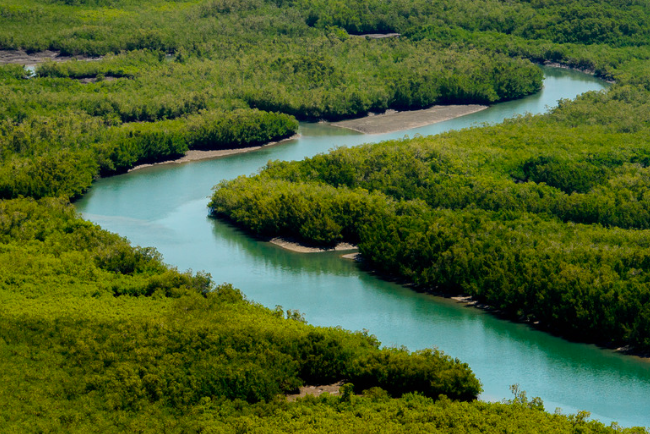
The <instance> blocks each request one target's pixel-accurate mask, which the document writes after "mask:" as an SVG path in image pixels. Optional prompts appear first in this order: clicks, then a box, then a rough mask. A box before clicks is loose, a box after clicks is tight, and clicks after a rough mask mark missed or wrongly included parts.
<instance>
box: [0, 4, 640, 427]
mask: <svg viewBox="0 0 650 434" xmlns="http://www.w3.org/2000/svg"><path fill="white" fill-rule="evenodd" d="M648 12H649V11H648V4H647V3H646V2H635V1H552V0H550V1H509V2H501V1H493V0H470V1H462V2H459V1H456V0H434V1H430V0H427V1H424V0H391V1H379V0H363V1H362V0H352V1H348V2H338V1H333V0H316V1H313V0H310V1H306V0H276V1H264V0H187V1H183V0H179V1H166V0H145V1H140V0H138V1H136V0H5V1H3V2H2V4H0V50H2V51H1V52H0V62H4V60H1V59H5V58H6V55H7V54H8V53H9V54H17V53H18V54H21V55H22V54H24V53H27V54H40V53H41V52H43V51H45V50H51V51H53V52H55V53H57V54H58V55H59V57H57V58H56V59H55V60H56V61H49V62H43V63H39V64H38V65H37V66H36V68H35V71H34V72H33V73H32V72H30V71H27V70H25V69H24V68H23V66H22V64H10V63H7V62H4V63H1V64H0V365H1V366H0V372H2V373H3V375H2V379H3V381H1V382H0V396H2V404H3V405H2V406H1V408H0V426H1V427H2V429H3V430H4V431H7V432H102V433H106V432H156V433H158V432H178V433H180V432H210V433H221V432H223V433H231V432H242V433H243V432H269V433H271V432H301V433H307V432H332V431H335V430H336V431H339V432H409V433H412V432H459V433H462V432H477V431H478V432H535V433H540V432H554V433H555V432H585V433H588V432H594V433H604V432H621V429H619V428H618V427H617V426H616V425H613V426H610V427H606V426H604V425H603V424H601V423H599V422H597V421H589V420H588V419H587V417H588V414H587V413H584V412H581V413H578V414H577V415H570V416H565V415H561V414H550V413H547V412H545V411H544V407H543V403H542V402H541V401H540V400H539V399H536V398H533V399H529V398H527V397H526V395H525V393H524V392H521V391H520V390H519V389H518V388H516V387H515V388H513V392H514V396H513V399H512V400H510V401H508V402H504V403H485V402H479V401H476V397H477V396H478V394H479V393H480V392H481V385H480V381H479V379H477V378H476V377H475V376H474V374H473V373H472V372H471V370H470V367H468V366H467V365H466V364H464V363H462V361H459V360H456V359H453V358H452V357H449V356H447V355H445V354H442V353H441V352H439V351H438V350H435V349H430V350H423V351H418V352H409V351H406V350H404V349H399V348H382V347H381V346H380V344H379V342H377V340H376V339H375V338H374V337H373V336H372V335H371V334H369V333H368V332H356V333H352V332H347V331H343V330H340V329H336V328H319V327H313V326H310V325H308V324H306V323H305V322H304V320H303V319H302V317H301V315H300V313H299V312H294V311H288V312H285V311H284V310H283V309H282V308H281V307H278V308H276V309H275V310H273V309H267V308H264V307H262V306H259V305H257V304H255V303H254V302H251V301H248V300H246V298H245V297H244V296H243V295H242V294H241V293H240V292H239V291H238V290H237V289H235V288H233V287H232V286H230V285H228V284H222V285H216V284H214V283H213V279H212V277H211V276H209V275H206V274H205V273H191V272H180V271H178V270H176V269H174V268H171V267H169V266H167V265H165V264H164V262H163V260H162V258H161V257H160V255H159V253H157V252H156V251H155V249H152V248H148V247H133V246H131V245H130V244H129V243H128V242H127V241H126V240H124V239H122V238H120V237H119V236H117V235H114V234H110V233H108V232H106V231H104V230H102V229H101V228H99V227H98V226H96V225H93V224H91V223H89V222H86V221H84V220H82V219H81V218H80V217H79V216H78V215H77V214H76V213H75V211H74V208H73V207H72V206H71V204H70V200H71V199H74V198H77V197H79V196H81V195H83V194H84V192H85V191H86V190H87V189H88V188H89V187H90V186H91V184H92V182H93V180H95V179H97V178H98V177H100V176H108V175H112V174H117V173H121V172H124V171H127V170H129V169H130V168H133V167H134V166H136V165H139V164H142V163H152V162H157V161H162V160H168V159H173V158H176V157H178V156H181V155H183V154H184V153H185V152H187V151H188V150H214V149H231V148H238V147H246V146H254V145H262V144H265V143H268V142H269V141H275V140H281V139H283V138H286V137H290V136H292V135H293V134H295V133H296V132H297V130H298V120H321V119H325V120H339V119H345V118H351V117H358V116H363V115H366V114H368V113H369V112H383V111H385V110H387V109H398V110H407V109H417V108H425V107H429V106H431V105H434V104H452V103H454V104H459V103H460V104H462V103H480V104H492V103H496V102H500V101H505V100H510V99H516V98H521V97H523V96H525V95H529V94H532V93H534V92H536V91H538V90H539V89H540V88H541V86H542V73H541V71H540V69H539V68H538V67H537V66H536V65H534V63H533V62H537V63H540V62H555V63H560V64H563V65H566V66H570V67H574V68H579V69H583V70H586V71H590V72H592V73H595V74H597V75H598V76H600V77H603V78H606V79H610V80H615V81H616V85H614V86H613V88H612V90H610V91H609V92H608V93H603V94H590V95H586V96H584V97H582V98H580V99H579V100H578V101H575V102H571V101H563V102H562V103H561V104H560V107H559V108H557V109H556V110H554V111H553V112H552V113H550V114H548V115H545V116H536V117H524V118H520V119H515V120H512V121H508V122H506V123H505V124H504V125H500V126H493V127H489V128H481V129H473V130H469V131H463V132H458V133H449V134H445V135H443V136H439V137H436V138H419V139H416V140H411V141H398V142H390V143H384V144H381V145H377V146H374V147H370V146H367V147H361V148H358V149H339V150H336V151H334V152H332V153H331V154H328V155H321V156H317V157H315V158H313V159H310V160H307V161H304V162H299V163H279V162H273V163H270V164H269V165H268V167H267V168H266V169H265V170H264V171H263V172H262V173H261V174H260V175H259V176H256V177H251V178H239V179H236V180H233V181H230V182H224V183H222V184H220V186H219V189H218V190H217V191H216V192H215V196H214V198H213V201H212V208H213V211H214V212H215V214H219V215H226V216H228V217H229V218H231V219H233V220H235V221H237V222H239V223H241V224H243V225H245V226H247V227H249V228H250V229H251V230H253V231H255V232H258V233H261V234H265V235H277V234H280V235H293V236H296V237H298V238H301V239H304V240H308V241H311V242H315V243H320V244H331V243H334V242H336V241H339V240H349V241H353V242H357V243H359V245H360V248H361V251H362V253H363V255H364V257H365V258H366V259H367V260H368V261H369V262H370V263H371V264H372V265H373V266H374V267H376V268H379V269H382V270H384V271H387V272H389V273H393V274H398V275H400V276H402V277H404V278H406V279H409V280H410V281H412V282H414V283H416V284H417V285H419V286H421V287H424V288H433V289H435V290H445V291H448V292H455V293H461V292H463V293H469V294H472V295H473V296H475V297H476V298H478V299H481V300H484V301H487V302H488V303H490V304H491V305H493V306H495V307H497V308H499V309H501V310H503V311H505V312H508V313H511V314H513V315H517V316H522V317H526V318H530V319H531V320H537V321H540V322H541V323H542V324H543V325H545V326H547V327H549V328H553V329H557V330H560V331H562V332H563V333H565V334H566V335H568V336H571V337H575V338H577V339H582V340H593V339H594V338H593V337H594V336H599V339H601V340H604V341H605V342H606V343H629V344H632V345H634V346H636V347H637V348H642V349H647V348H649V347H650V311H649V310H648V309H649V308H648V306H649V304H648V301H650V300H648V297H650V294H649V293H648V282H647V276H646V275H647V273H648V253H647V252H648V246H647V244H648V242H649V241H648V235H647V233H646V232H647V231H648V230H650V227H649V226H650V217H649V215H650V214H649V212H650V209H648V200H649V199H648V197H647V194H646V190H647V186H648V176H647V173H646V172H647V166H648V158H649V156H650V151H648V149H647V143H648V132H649V130H648V128H649V121H650V119H649V118H648V113H650V111H648V101H649V99H648V92H650V81H649V79H648V77H650V75H649V74H648V71H649V70H650V63H649V60H648V59H649V58H650V52H649V51H648V47H647V43H648V41H650V37H649V36H650V35H649V34H648V33H649V32H650V23H649V22H648V20H649V17H650V14H649V13H648ZM387 32H395V33H399V34H401V36H399V37H394V38H384V39H372V38H367V37H365V36H364V34H367V33H387ZM46 55H47V53H46ZM66 56H69V58H66ZM62 60H67V61H62ZM25 63H26V62H25ZM215 176H217V177H218V174H216V175H215ZM206 194H207V193H206ZM215 280H216V281H219V278H218V276H215ZM337 381H343V382H344V383H346V384H345V385H344V386H343V387H342V389H341V393H340V394H339V395H338V396H334V395H331V396H330V395H323V396H321V397H318V398H306V399H303V400H299V401H297V402H294V403H290V402H287V401H286V399H285V396H284V395H285V394H286V393H289V392H293V391H295V390H296V389H297V388H298V387H300V386H302V385H305V384H327V383H333V382H337ZM624 431H628V432H644V430H643V429H641V428H635V429H627V430H624Z"/></svg>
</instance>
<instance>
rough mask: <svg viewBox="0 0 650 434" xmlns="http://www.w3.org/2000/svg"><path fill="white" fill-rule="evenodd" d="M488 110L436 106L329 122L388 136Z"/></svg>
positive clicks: (484, 107) (478, 107) (470, 107)
mask: <svg viewBox="0 0 650 434" xmlns="http://www.w3.org/2000/svg"><path fill="white" fill-rule="evenodd" d="M487 108H488V106H485V105H478V104H466V105H434V106H433V107H429V108H427V109H422V110H407V111H394V110H387V111H386V113H382V114H379V115H373V114H371V115H368V116H364V117H361V118H356V119H349V120H345V121H339V122H329V125H332V126H334V127H338V128H345V129H348V130H352V131H357V132H359V133H363V134H388V133H394V132H397V131H402V130H411V129H413V128H419V127H424V126H427V125H433V124H437V123H439V122H444V121H448V120H451V119H456V118H459V117H462V116H466V115H470V114H473V113H477V112H480V111H482V110H485V109H487Z"/></svg>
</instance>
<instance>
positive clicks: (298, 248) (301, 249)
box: [270, 237, 357, 253]
mask: <svg viewBox="0 0 650 434" xmlns="http://www.w3.org/2000/svg"><path fill="white" fill-rule="evenodd" d="M270 242H271V243H272V244H275V245H276V246H280V247H282V248H283V249H286V250H291V251H292V252H297V253H321V252H344V251H346V250H356V249H357V246H355V245H353V244H349V243H338V244H337V245H336V247H334V248H331V249H323V248H320V247H310V246H305V245H304V244H300V243H296V242H295V241H292V240H288V239H285V238H279V237H278V238H273V239H272V240H270Z"/></svg>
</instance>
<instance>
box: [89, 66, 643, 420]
mask: <svg viewBox="0 0 650 434" xmlns="http://www.w3.org/2000/svg"><path fill="white" fill-rule="evenodd" d="M544 73H545V76H546V79H545V86H544V90H543V91H541V92H540V93H538V94H536V95H533V96H530V97H528V98H525V99H522V100H518V101H511V102H506V103H501V104H497V105H495V106H493V107H491V108H489V109H487V110H484V111H482V112H479V113H475V114H473V115H468V116H465V117H462V118H457V119H454V120H451V121H447V122H444V123H439V124H435V125H431V126H428V127H423V128H418V129H414V130H410V131H401V132H399V133H393V134H385V135H362V134H358V133H354V132H351V131H347V130H343V129H339V128H335V127H331V126H328V125H326V124H301V131H300V132H301V135H302V136H301V137H300V138H299V139H297V140H291V141H287V142H284V143H282V144H280V145H276V146H270V147H266V148H262V149H261V150H259V151H255V152H250V153H247V154H240V155H234V156H230V157H226V158H220V159H214V160H206V161H199V162H193V163H189V164H168V165H158V166H154V167H149V168H145V169H141V170H137V171H134V172H131V173H128V174H126V175H121V176H116V177H112V178H107V179H102V180H99V181H98V182H97V183H95V184H94V186H93V188H92V189H91V190H90V192H89V193H88V194H87V195H86V196H84V197H83V198H82V199H81V200H80V201H78V202H77V203H76V206H77V208H78V210H79V211H81V212H82V213H83V215H84V217H85V218H87V219H89V220H91V221H93V222H96V223H99V224H100V225H101V226H102V227H104V228H105V229H108V230H110V231H113V232H117V233H119V234H121V235H123V236H126V237H127V238H128V239H129V240H131V242H133V243H134V244H138V245H143V246H155V247H156V248H157V249H158V250H159V251H160V252H161V253H162V254H163V255H164V257H165V260H166V262H167V263H169V264H172V265H174V266H176V267H178V268H179V269H181V270H185V269H189V268H192V269H194V270H205V271H208V272H210V273H211V274H212V276H213V277H214V280H215V281H216V282H218V283H220V282H230V283H233V284H234V285H235V286H236V287H238V288H241V289H242V290H243V292H244V293H245V294H246V295H247V297H248V298H249V299H251V300H254V301H256V302H259V303H261V304H263V305H266V306H269V307H275V306H276V305H282V306H284V308H285V309H298V310H300V311H301V312H302V313H304V314H305V317H306V319H307V320H308V321H309V322H310V323H312V324H315V325H323V326H338V325H340V326H342V327H344V328H346V329H351V330H361V329H364V328H365V329H368V330H369V331H370V332H371V333H373V334H375V335H376V336H377V337H378V338H379V339H380V340H381V341H382V342H383V344H384V345H399V346H401V345H404V346H406V347H408V348H409V349H412V350H416V349H421V348H426V347H433V346H437V347H438V348H440V349H441V350H443V351H445V352H446V353H447V354H450V355H452V356H453V357H458V358H460V359H461V360H463V361H464V362H467V363H469V365H470V366H471V367H472V369H473V370H474V372H475V373H476V374H477V376H478V377H479V378H480V379H481V381H482V383H483V387H484V390H485V391H484V393H483V394H482V396H481V398H482V399H484V400H491V401H497V400H502V399H507V398H510V397H511V394H510V392H509V386H510V385H511V384H514V383H518V384H519V385H520V387H521V388H522V389H524V390H526V391H527V393H528V396H539V397H541V398H542V399H543V400H544V403H545V407H546V409H547V411H551V412H553V411H554V409H556V408H557V407H560V408H561V409H562V411H563V412H565V413H573V412H576V411H578V410H587V411H590V412H591V414H592V417H594V418H597V419H600V420H601V421H603V422H605V423H609V422H611V421H617V422H619V423H620V424H621V425H623V426H633V425H641V426H650V362H648V361H644V360H641V359H638V358H635V357H629V356H622V355H620V354H617V353H614V352H612V351H607V350H602V349H599V348H597V347H595V346H591V345H584V344H575V343H570V342H567V341H565V340H562V339H559V338H556V337H553V336H550V335H548V334H545V333H542V332H540V331H537V330H533V329H531V328H530V327H528V326H526V325H524V324H515V323H511V322H508V321H503V320H499V319H497V318H495V317H493V316H491V315H489V314H486V313H485V312H483V311H480V310H477V309H474V308H468V307H465V306H464V305H462V304H458V303H455V302H453V301H451V300H447V299H443V298H439V297H434V296H430V295H426V294H418V293H415V292H413V291H411V290H408V289H405V288H403V287H400V286H398V285H395V284H392V283H389V282H385V281H382V280H380V279H378V278H376V277H374V276H372V275H370V274H367V273H365V272H363V271H361V270H360V269H359V267H358V265H357V264H356V263H355V262H353V261H349V260H345V259H342V258H340V254H339V253H318V254H300V253H293V252H289V251H286V250H283V249H282V248H280V247H277V246H275V245H272V244H270V243H265V242H260V241H256V240H253V239H251V238H249V237H247V236H246V235H245V234H243V233H242V232H240V231H239V230H238V229H236V228H233V227H231V226H229V225H228V224H225V223H223V222H220V221H215V220H213V219H210V218H208V216H207V214H208V213H207V208H206V204H207V202H208V196H209V194H210V189H211V187H212V186H213V185H214V184H216V183H217V182H218V181H219V180H221V179H229V178H233V177H236V176H238V175H241V174H251V173H254V172H256V171H257V170H259V168H260V167H262V166H263V165H264V164H265V163H266V162H267V161H268V160H271V159H281V160H298V159H303V158H305V157H307V156H312V155H315V154H317V153H321V152H326V151H327V150H328V149H331V148H332V147H335V146H339V145H348V146H355V145H358V144H361V143H367V142H377V141H381V140H387V139H394V138H401V137H404V136H405V135H409V136H411V137H412V136H414V135H415V134H421V135H429V134H437V133H440V132H443V131H446V130H449V129H459V128H465V127H468V126H472V125H476V124H478V123H483V122H489V123H494V122H500V121H502V120H503V119H504V118H507V117H512V116H513V115H515V114H521V113H525V112H530V113H540V112H543V111H545V110H547V108H548V107H549V106H553V105H555V104H556V102H557V100H558V99H560V98H574V97H575V96H576V95H577V94H580V93H582V92H585V91H589V90H600V89H603V88H604V87H606V86H607V84H606V83H604V82H602V81H600V80H597V79H595V78H593V77H591V76H588V75H585V74H581V73H578V72H575V71H569V70H564V69H555V68H544Z"/></svg>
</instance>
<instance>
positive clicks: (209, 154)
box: [129, 134, 300, 172]
mask: <svg viewBox="0 0 650 434" xmlns="http://www.w3.org/2000/svg"><path fill="white" fill-rule="evenodd" d="M298 137H300V134H295V135H293V136H291V137H287V138H286V139H282V140H278V141H277V142H269V143H267V144H265V145H262V146H249V147H247V148H236V149H218V150H214V151H197V150H190V151H187V152H186V153H185V155H183V156H182V157H180V158H177V159H175V160H166V161H159V162H157V163H151V164H139V165H137V166H133V167H132V168H130V169H129V172H133V171H134V170H138V169H143V168H145V167H152V166H158V165H161V164H181V163H189V162H191V161H199V160H210V159H213V158H219V157H227V156H228V155H235V154H244V153H246V152H251V151H257V150H258V149H262V148H266V147H268V146H273V145H277V144H279V143H282V142H286V141H287V140H294V139H297V138H298Z"/></svg>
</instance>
